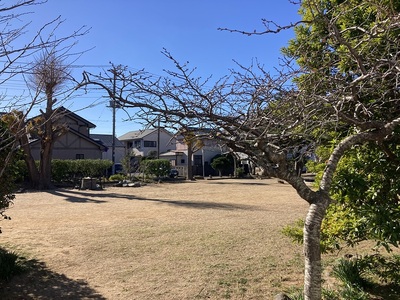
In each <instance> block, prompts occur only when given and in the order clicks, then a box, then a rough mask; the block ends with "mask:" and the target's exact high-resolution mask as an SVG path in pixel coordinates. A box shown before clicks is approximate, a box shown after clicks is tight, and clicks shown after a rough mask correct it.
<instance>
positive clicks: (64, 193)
mask: <svg viewBox="0 0 400 300" xmlns="http://www.w3.org/2000/svg"><path fill="white" fill-rule="evenodd" d="M127 189H129V188H128V187H127ZM49 193H51V194H52V195H55V196H60V197H63V198H64V200H66V201H68V202H73V203H96V204H100V203H106V202H108V201H105V200H100V199H101V198H108V199H113V198H114V199H125V200H129V201H149V202H156V203H161V204H167V205H174V206H180V207H187V208H194V209H221V210H260V207H258V206H254V205H245V204H233V203H227V202H213V201H189V200H168V199H158V198H145V197H138V196H135V195H127V194H119V193H109V192H105V191H104V190H101V191H97V192H88V191H85V192H83V191H79V190H60V191H50V192H49Z"/></svg>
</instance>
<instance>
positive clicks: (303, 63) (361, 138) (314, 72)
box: [82, 0, 400, 300]
mask: <svg viewBox="0 0 400 300" xmlns="http://www.w3.org/2000/svg"><path fill="white" fill-rule="evenodd" d="M396 3H397V2H395V1H387V3H386V4H385V5H383V4H382V3H381V1H375V0H370V1H343V2H341V3H331V2H330V1H326V2H324V1H314V0H308V1H302V5H303V6H302V7H303V12H304V16H303V21H302V22H300V23H297V24H293V26H294V25H296V28H297V30H298V32H299V33H300V35H299V36H298V37H297V39H296V40H294V41H292V42H291V44H290V45H289V47H288V48H287V49H286V50H285V53H286V55H287V56H286V58H287V60H284V61H283V62H284V63H285V66H284V68H283V69H282V70H281V71H278V70H276V71H275V72H276V73H277V75H271V74H270V73H269V72H267V71H266V70H264V68H262V67H261V66H259V65H255V66H251V67H244V66H241V65H238V71H232V72H231V73H230V74H229V75H228V76H227V77H224V78H222V79H220V80H219V81H217V82H216V83H214V84H211V82H210V79H201V78H198V77H196V76H195V69H191V68H189V67H188V65H187V64H180V63H179V62H178V61H177V60H175V59H174V58H173V57H172V55H171V54H170V53H168V52H167V51H164V55H166V57H167V58H169V59H170V60H171V61H172V62H173V63H174V64H175V66H176V71H167V76H166V77H163V78H160V77H154V76H152V75H151V74H146V73H145V72H142V71H140V72H137V73H131V72H128V71H127V69H125V72H122V73H120V74H119V77H118V80H120V81H121V82H123V84H122V85H121V87H122V86H123V88H121V89H119V90H118V91H117V93H113V91H112V90H111V89H110V88H109V87H107V85H106V84H104V82H105V80H107V78H106V77H103V76H96V75H93V74H89V73H84V80H83V82H82V85H90V84H94V85H96V86H101V87H103V88H104V89H105V90H106V91H107V92H108V93H109V94H110V95H112V96H113V97H115V99H116V101H118V102H119V103H120V104H121V105H124V106H125V107H132V108H136V109H137V110H139V113H137V115H140V117H141V118H143V119H149V118H150V119H151V118H153V117H154V115H155V114H156V115H157V116H160V115H161V116H162V117H163V121H164V122H165V123H168V122H170V123H172V124H184V125H185V126H188V125H191V126H197V125H199V124H206V125H207V127H209V128H212V129H213V131H212V132H210V135H212V136H213V137H215V138H218V139H220V140H223V141H225V143H226V144H227V145H228V146H229V147H231V148H232V149H233V150H234V151H237V152H243V153H246V154H248V155H249V156H250V157H251V158H252V159H253V160H254V161H255V162H256V163H257V164H258V165H260V166H262V167H263V168H265V169H268V171H269V174H271V175H272V176H275V177H277V178H280V179H282V180H285V181H287V182H288V183H289V184H290V185H292V186H293V187H294V188H295V189H296V191H297V193H298V194H299V195H300V196H301V198H303V199H304V200H305V201H307V202H308V204H309V210H308V214H307V216H306V220H305V226H304V252H305V280H304V297H305V299H307V300H316V299H321V282H322V279H321V272H322V270H321V250H320V230H321V222H322V220H323V218H324V216H325V212H326V209H327V207H328V206H329V205H330V203H331V197H330V189H331V184H332V180H333V176H334V174H335V171H336V168H337V166H338V163H339V161H340V159H341V158H342V157H343V155H344V154H346V152H347V151H349V150H350V149H352V148H353V147H355V146H357V145H359V144H367V143H377V144H382V145H383V144H385V145H386V146H387V145H390V144H393V143H395V142H396V140H395V139H394V137H395V136H396V135H398V133H397V131H396V130H398V128H399V123H400V110H399V108H400V97H399V96H400V92H399V79H400V65H399V58H400V40H399V39H398V32H399V30H400V17H399V16H400V14H399V12H400V7H399V5H398V4H396ZM365 13H367V14H369V19H367V20H365V21H364V19H362V18H361V19H360V18H359V16H361V15H365ZM360 20H361V22H360ZM266 24H268V25H269V23H266ZM289 27H290V26H289ZM281 29H284V27H278V28H277V29H273V30H271V29H269V28H267V30H266V31H265V32H264V33H270V32H278V31H279V30H281ZM292 59H296V60H297V62H298V63H299V66H300V68H298V67H296V65H293V64H292ZM210 85H211V86H210ZM335 129H340V130H342V131H343V132H346V134H344V135H343V136H342V139H341V140H338V141H337V142H336V144H335V147H334V150H333V151H332V153H331V156H330V158H329V160H328V161H327V164H326V168H325V171H324V173H323V177H322V180H321V182H320V185H319V188H318V189H317V190H314V189H312V188H310V187H309V186H308V185H307V184H306V183H305V182H304V180H303V179H302V178H301V177H300V176H299V174H298V172H297V171H296V162H297V161H298V160H300V159H302V158H303V157H302V156H303V155H307V154H308V153H313V152H314V150H315V149H316V147H317V146H318V145H319V144H323V143H324V134H325V133H326V132H327V131H332V130H335ZM344 129H345V130H344ZM299 148H301V149H302V151H299ZM387 150H388V147H385V149H384V148H382V151H385V153H387ZM294 153H301V155H293V154H294ZM283 205H284V204H283Z"/></svg>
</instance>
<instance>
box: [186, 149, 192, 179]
mask: <svg viewBox="0 0 400 300" xmlns="http://www.w3.org/2000/svg"><path fill="white" fill-rule="evenodd" d="M192 155H193V149H192V145H188V154H187V156H188V158H187V179H188V180H192V179H193V166H192Z"/></svg>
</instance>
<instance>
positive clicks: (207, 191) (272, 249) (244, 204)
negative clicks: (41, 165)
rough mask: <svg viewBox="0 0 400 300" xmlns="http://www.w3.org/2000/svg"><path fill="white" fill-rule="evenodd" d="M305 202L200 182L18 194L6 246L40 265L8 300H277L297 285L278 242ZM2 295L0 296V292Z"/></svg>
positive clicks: (299, 267) (263, 189) (297, 250)
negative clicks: (276, 299) (288, 289)
mask: <svg viewBox="0 0 400 300" xmlns="http://www.w3.org/2000/svg"><path fill="white" fill-rule="evenodd" d="M306 211H307V203H306V202H304V201H303V200H301V199H300V197H299V196H298V195H297V194H296V192H295V191H294V190H293V188H291V187H290V186H289V185H288V184H282V183H279V182H278V181H277V180H276V179H266V180H247V179H244V180H236V179H226V180H198V181H196V182H183V183H161V184H154V185H147V186H144V187H140V188H107V189H105V190H101V191H81V190H67V189H60V190H56V191H51V192H37V193H25V194H18V195H17V198H16V201H15V206H14V207H13V208H12V209H10V210H9V211H8V212H9V214H10V215H11V216H12V218H13V219H12V221H3V222H1V225H2V228H3V234H2V235H1V236H0V239H1V246H3V247H6V248H8V249H13V250H16V251H18V252H19V253H23V254H24V255H26V256H27V257H28V258H33V259H35V260H37V261H36V263H37V266H38V268H37V273H36V274H33V273H31V274H28V275H25V276H22V277H20V278H16V279H14V281H13V282H11V283H10V284H8V285H7V286H6V287H3V288H2V290H3V293H2V294H3V295H6V296H7V295H8V298H9V299H16V298H19V299H55V298H64V299H86V298H91V299H93V298H95V299H224V298H230V299H271V298H272V296H273V295H275V294H277V293H278V292H280V291H282V290H285V289H287V288H290V287H292V286H301V281H302V273H303V258H302V249H301V247H299V246H295V245H293V244H292V243H291V242H290V241H289V240H288V239H287V238H285V237H284V236H283V235H282V234H281V233H280V231H281V229H282V227H283V226H284V225H286V224H288V223H291V222H292V221H294V220H296V219H298V218H300V217H304V216H305V214H306ZM0 292H1V291H0Z"/></svg>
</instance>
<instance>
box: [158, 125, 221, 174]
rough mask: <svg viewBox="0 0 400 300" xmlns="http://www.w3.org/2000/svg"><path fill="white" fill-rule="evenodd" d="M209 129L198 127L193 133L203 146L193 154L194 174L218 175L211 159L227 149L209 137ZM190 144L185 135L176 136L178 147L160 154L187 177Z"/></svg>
mask: <svg viewBox="0 0 400 300" xmlns="http://www.w3.org/2000/svg"><path fill="white" fill-rule="evenodd" d="M206 131H207V129H196V130H194V131H193V133H194V134H195V135H196V136H198V139H199V140H200V141H201V142H200V145H201V147H198V148H199V149H198V150H196V149H195V150H196V151H195V152H194V153H193V154H192V166H193V169H192V171H193V175H194V176H196V175H199V176H203V177H204V176H209V175H217V174H218V172H216V171H215V170H214V169H213V168H212V167H211V165H210V164H211V161H212V159H213V158H214V157H215V156H216V155H221V154H223V153H225V152H226V151H227V148H226V146H224V145H223V144H222V143H220V142H219V141H218V140H216V139H211V138H208V137H207V134H206V133H207V132H206ZM188 150H189V149H188V145H187V144H186V143H185V141H184V136H183V135H177V136H176V149H175V150H172V151H169V152H166V153H162V154H160V158H163V159H168V160H169V161H170V162H171V165H172V167H173V168H175V169H177V170H178V172H179V175H181V176H185V177H187V164H188V152H189V151H188Z"/></svg>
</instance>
